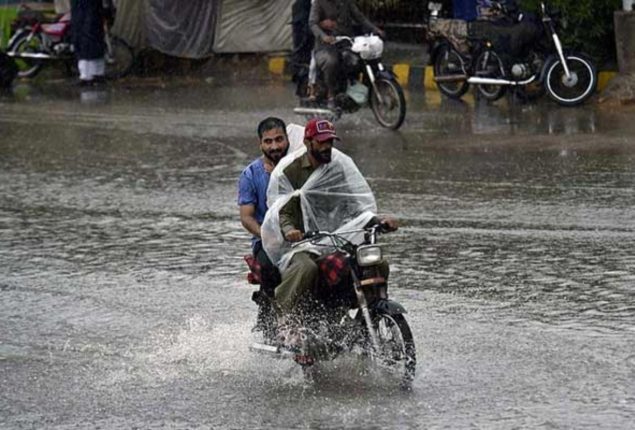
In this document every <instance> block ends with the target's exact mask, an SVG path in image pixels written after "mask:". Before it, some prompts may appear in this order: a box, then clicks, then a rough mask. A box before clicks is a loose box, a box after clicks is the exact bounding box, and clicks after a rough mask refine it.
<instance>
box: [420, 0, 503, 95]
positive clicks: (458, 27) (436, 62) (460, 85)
mask: <svg viewBox="0 0 635 430" xmlns="http://www.w3.org/2000/svg"><path fill="white" fill-rule="evenodd" d="M428 9H429V10H430V14H429V15H428V22H427V24H426V36H427V39H428V41H429V42H431V44H432V47H431V50H430V52H431V58H432V64H433V70H434V76H435V78H437V77H444V76H448V75H449V76H454V75H457V74H461V75H469V76H490V75H491V74H492V73H494V72H496V71H504V66H503V61H502V59H501V58H500V56H499V55H498V54H497V53H496V52H495V51H494V50H492V49H491V42H490V41H489V40H487V39H486V38H478V37H470V36H469V34H468V33H469V30H468V25H469V24H468V23H467V22H466V21H463V20H457V19H442V18H441V17H440V13H441V9H442V4H441V3H436V2H430V3H428ZM435 82H436V84H437V88H438V89H439V91H441V93H443V94H445V95H446V96H448V97H450V98H455V99H458V98H461V97H462V96H463V95H464V94H465V93H466V92H467V91H468V89H469V84H468V82H467V81H466V80H447V81H446V80H443V79H435ZM478 90H479V92H481V93H482V94H484V95H485V96H486V97H487V98H488V99H490V100H497V99H499V98H500V97H502V96H503V95H504V94H505V87H501V86H499V87H490V86H481V85H478Z"/></svg>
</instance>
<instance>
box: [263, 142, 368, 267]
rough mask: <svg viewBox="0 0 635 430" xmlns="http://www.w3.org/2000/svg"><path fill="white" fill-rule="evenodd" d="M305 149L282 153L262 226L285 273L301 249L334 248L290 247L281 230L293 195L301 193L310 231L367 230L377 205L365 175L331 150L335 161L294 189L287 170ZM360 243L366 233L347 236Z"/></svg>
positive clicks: (266, 241)
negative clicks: (283, 154) (287, 206)
mask: <svg viewBox="0 0 635 430" xmlns="http://www.w3.org/2000/svg"><path fill="white" fill-rule="evenodd" d="M305 153H306V146H304V145H302V147H300V148H299V149H297V150H296V151H294V152H293V153H289V154H288V155H287V156H286V157H284V158H283V159H282V160H280V162H279V163H278V165H277V166H276V168H275V169H274V171H273V172H272V173H271V179H270V182H269V188H268V191H267V204H268V206H269V210H268V211H267V215H266V216H265V220H264V222H263V224H262V227H261V235H262V242H263V246H264V248H265V251H266V252H267V255H268V256H269V258H270V259H271V261H272V262H274V264H277V266H278V268H279V269H280V270H281V271H283V270H285V269H286V267H287V266H288V264H289V261H290V260H291V257H292V256H293V255H294V254H295V253H297V252H301V251H308V252H312V253H316V254H324V253H328V252H331V251H332V250H331V249H329V248H328V247H323V246H316V245H311V244H308V243H305V244H303V245H300V246H297V247H293V248H292V247H291V244H290V243H289V242H287V241H286V240H285V239H284V237H283V235H282V231H281V229H280V216H279V214H280V209H281V208H283V207H284V205H286V204H287V202H289V200H290V199H291V198H292V197H294V196H299V198H300V207H301V209H302V216H303V221H304V229H305V232H306V231H317V230H320V231H328V232H336V233H337V232H344V231H348V230H354V229H360V228H363V227H364V226H365V225H366V224H368V222H369V221H370V220H371V219H372V218H373V216H375V214H376V212H377V205H376V203H375V197H374V196H373V192H372V191H371V189H370V187H369V186H368V183H367V182H366V179H364V177H363V176H362V174H361V172H360V171H359V169H358V168H357V166H356V165H355V163H354V162H353V160H352V159H351V158H350V157H348V156H347V155H345V154H344V153H342V152H341V151H338V150H337V149H335V148H333V152H332V158H331V162H330V163H328V164H323V165H321V166H319V167H318V168H317V169H316V170H315V171H314V172H313V173H312V174H311V176H310V177H309V179H308V180H307V181H306V182H305V183H304V185H303V186H302V187H301V188H300V189H299V190H294V189H293V187H292V185H291V183H290V182H289V180H288V179H287V177H286V176H285V174H284V169H285V168H286V167H287V166H289V165H290V164H291V163H292V162H293V161H294V160H296V159H297V158H299V157H302V156H303V155H304V154H305ZM344 237H346V238H347V239H349V240H351V241H353V242H354V243H360V242H361V241H362V240H363V237H364V236H363V234H361V233H356V234H352V233H351V234H344Z"/></svg>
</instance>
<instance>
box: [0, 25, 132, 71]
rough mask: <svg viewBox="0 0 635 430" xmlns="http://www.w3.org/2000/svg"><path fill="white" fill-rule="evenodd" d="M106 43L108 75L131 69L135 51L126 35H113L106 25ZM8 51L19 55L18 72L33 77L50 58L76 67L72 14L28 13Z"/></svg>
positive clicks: (16, 31)
mask: <svg viewBox="0 0 635 430" xmlns="http://www.w3.org/2000/svg"><path fill="white" fill-rule="evenodd" d="M104 30H105V43H106V54H105V61H106V78H108V79H116V78H120V77H123V76H125V75H127V74H128V73H130V71H131V69H132V66H133V62H134V54H133V51H132V48H131V47H130V45H128V44H127V43H126V42H125V41H124V40H123V39H121V38H119V37H117V36H113V35H112V34H111V33H110V31H109V28H108V26H107V25H104ZM7 55H9V56H10V57H13V58H15V60H16V63H17V65H18V76H19V77H23V78H31V77H34V76H35V75H37V74H38V73H39V72H40V70H42V68H43V67H44V66H45V64H47V62H50V61H61V62H63V63H65V64H66V67H67V69H68V70H73V69H74V67H75V63H76V59H75V54H74V49H73V44H72V43H71V14H70V13H65V14H63V15H59V16H58V17H57V18H56V19H55V20H54V21H53V22H45V21H43V20H42V19H41V17H39V16H38V15H28V18H26V19H25V18H24V17H22V18H21V19H20V21H19V25H18V26H17V28H16V30H15V33H14V34H13V36H11V39H10V40H9V44H8V48H7Z"/></svg>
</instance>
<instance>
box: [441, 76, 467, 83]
mask: <svg viewBox="0 0 635 430" xmlns="http://www.w3.org/2000/svg"><path fill="white" fill-rule="evenodd" d="M467 79H468V76H467V75H447V76H435V77H434V81H435V82H441V83H444V82H457V81H465V80H467Z"/></svg>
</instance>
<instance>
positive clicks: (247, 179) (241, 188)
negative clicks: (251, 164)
mask: <svg viewBox="0 0 635 430" xmlns="http://www.w3.org/2000/svg"><path fill="white" fill-rule="evenodd" d="M257 203H258V195H257V193H256V187H255V186H254V179H253V175H252V172H251V169H245V170H243V172H242V173H241V174H240V179H238V204H239V205H241V206H242V205H254V206H255V205H256V204H257Z"/></svg>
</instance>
